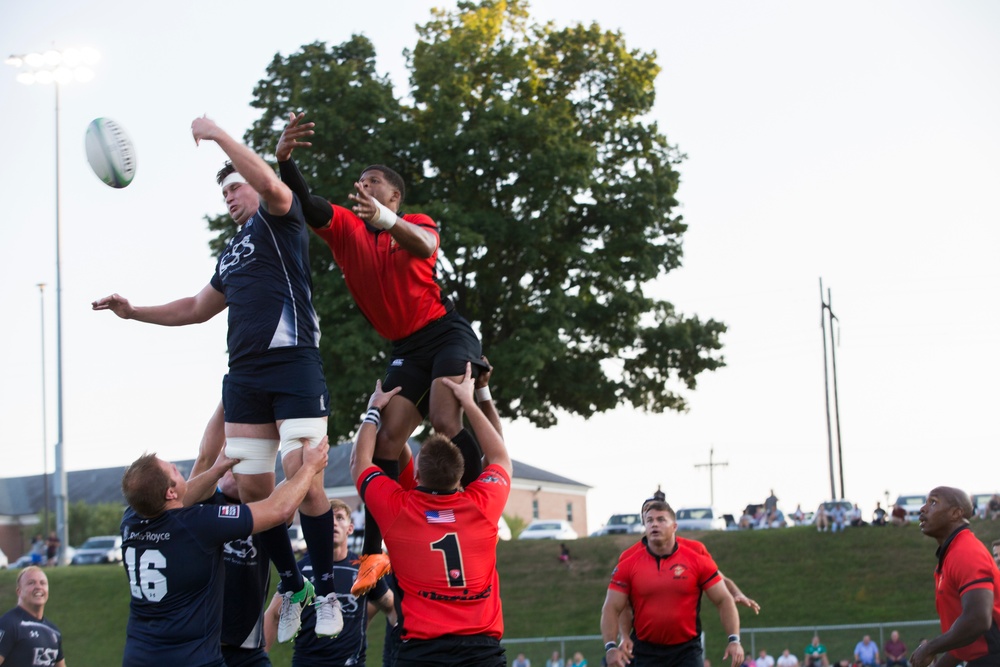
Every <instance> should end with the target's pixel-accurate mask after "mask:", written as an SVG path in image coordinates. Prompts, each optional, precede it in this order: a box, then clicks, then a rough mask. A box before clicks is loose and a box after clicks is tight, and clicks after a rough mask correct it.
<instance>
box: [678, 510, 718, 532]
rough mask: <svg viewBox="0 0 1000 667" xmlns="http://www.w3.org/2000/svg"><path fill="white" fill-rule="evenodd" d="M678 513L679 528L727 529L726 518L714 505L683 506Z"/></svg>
mask: <svg viewBox="0 0 1000 667" xmlns="http://www.w3.org/2000/svg"><path fill="white" fill-rule="evenodd" d="M676 515H677V530H725V529H726V519H725V518H724V517H723V516H722V515H721V514H719V511H718V510H716V509H714V508H712V507H682V508H681V509H679V510H677V512H676Z"/></svg>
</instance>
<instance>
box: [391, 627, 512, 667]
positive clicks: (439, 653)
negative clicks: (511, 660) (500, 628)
mask: <svg viewBox="0 0 1000 667" xmlns="http://www.w3.org/2000/svg"><path fill="white" fill-rule="evenodd" d="M429 665H440V666H441V667H452V666H453V667H505V666H506V665H507V656H506V655H505V652H504V648H503V646H501V645H500V641H499V640H498V639H496V638H495V637H487V636H485V635H444V636H443V637H435V638H434V639H409V640H407V641H404V642H403V643H402V645H400V647H399V653H398V654H396V667H428V666H429Z"/></svg>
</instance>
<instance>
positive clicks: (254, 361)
mask: <svg viewBox="0 0 1000 667" xmlns="http://www.w3.org/2000/svg"><path fill="white" fill-rule="evenodd" d="M222 406H223V408H224V409H225V411H226V422H227V423H229V424H271V423H274V422H276V421H279V420H281V419H300V418H306V417H326V416H329V414H330V392H329V391H327V389H326V379H325V378H324V377H323V363H322V362H321V361H320V356H319V350H317V349H315V348H308V347H286V348H281V349H278V350H271V351H270V352H267V353H266V354H263V355H259V356H255V357H252V358H249V359H247V358H246V357H244V358H242V359H240V360H239V361H238V362H237V363H236V364H235V365H234V366H230V368H229V373H227V374H226V376H225V377H224V378H223V379H222Z"/></svg>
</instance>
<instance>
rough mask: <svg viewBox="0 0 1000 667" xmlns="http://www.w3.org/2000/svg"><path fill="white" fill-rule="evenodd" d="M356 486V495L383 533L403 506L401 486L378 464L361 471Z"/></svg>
mask: <svg viewBox="0 0 1000 667" xmlns="http://www.w3.org/2000/svg"><path fill="white" fill-rule="evenodd" d="M357 486H358V495H359V496H360V497H361V500H362V501H363V502H364V503H365V505H367V506H368V511H369V512H371V513H372V517H374V519H375V523H377V524H378V525H379V527H380V528H381V529H382V533H383V534H385V532H386V530H387V529H388V527H389V526H391V525H392V523H393V520H394V519H395V518H396V516H397V515H398V514H399V512H400V509H401V508H402V506H403V493H404V491H403V487H401V486H400V485H399V484H398V483H397V482H396V481H395V480H394V479H392V478H391V477H389V476H388V475H387V474H385V471H384V470H382V469H381V468H379V467H378V466H371V467H369V468H367V469H366V470H365V471H364V472H363V473H361V476H360V477H358V482H357Z"/></svg>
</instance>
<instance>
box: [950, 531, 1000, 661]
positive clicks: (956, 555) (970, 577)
mask: <svg viewBox="0 0 1000 667" xmlns="http://www.w3.org/2000/svg"><path fill="white" fill-rule="evenodd" d="M939 553H940V556H939V560H938V566H937V568H935V570H934V605H935V606H936V607H937V612H938V616H939V617H940V618H941V632H947V631H948V629H949V628H951V626H952V625H953V624H954V623H955V621H956V620H957V619H958V617H959V616H961V615H962V594H963V593H965V592H967V591H971V590H976V589H978V588H986V589H991V590H992V591H993V625H992V628H991V629H990V630H988V631H987V633H986V634H988V633H990V632H993V633H996V629H997V627H998V625H1000V582H998V579H1000V576H998V575H1000V572H998V571H997V566H996V563H995V562H994V561H993V555H992V554H991V553H990V552H989V551H988V550H987V549H986V546H985V545H984V544H983V543H982V542H980V541H979V538H977V537H976V535H975V533H973V532H972V531H971V530H969V528H968V526H965V527H963V528H959V529H958V531H956V532H955V533H954V534H953V535H952V536H951V537H949V538H948V540H947V541H946V542H945V543H944V545H943V546H942V548H941V550H940V552H939ZM986 634H984V635H983V636H981V637H979V638H978V639H976V641H974V642H972V643H971V644H969V645H968V646H963V647H962V648H959V649H955V650H953V651H949V653H951V654H952V655H953V656H955V657H956V658H958V659H959V660H965V661H969V660H974V659H976V658H981V657H983V656H984V655H987V654H988V653H989V647H988V645H987V641H986ZM994 639H1000V637H997V638H994ZM994 645H996V643H995V644H994Z"/></svg>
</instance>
